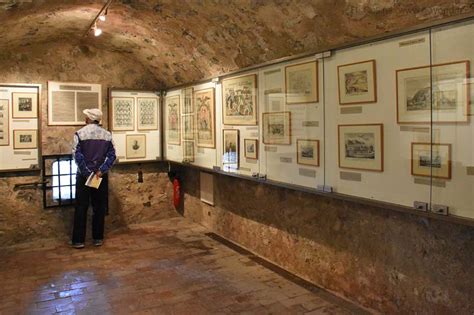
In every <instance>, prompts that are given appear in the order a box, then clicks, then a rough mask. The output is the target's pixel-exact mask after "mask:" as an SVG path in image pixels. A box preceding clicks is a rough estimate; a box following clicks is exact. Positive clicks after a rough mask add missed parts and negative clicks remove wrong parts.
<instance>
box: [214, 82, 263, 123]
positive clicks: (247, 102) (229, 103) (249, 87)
mask: <svg viewBox="0 0 474 315" xmlns="http://www.w3.org/2000/svg"><path fill="white" fill-rule="evenodd" d="M256 91H257V75H255V74H252V75H246V76H241V77H236V78H230V79H225V80H222V104H223V109H222V122H223V124H224V125H256V124H257V96H256V94H257V93H256Z"/></svg>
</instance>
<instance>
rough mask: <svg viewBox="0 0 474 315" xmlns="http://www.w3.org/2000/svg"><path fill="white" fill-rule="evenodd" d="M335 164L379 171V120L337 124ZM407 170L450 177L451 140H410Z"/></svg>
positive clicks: (445, 177) (382, 159)
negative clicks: (411, 141) (377, 121)
mask: <svg viewBox="0 0 474 315" xmlns="http://www.w3.org/2000/svg"><path fill="white" fill-rule="evenodd" d="M338 156H339V167H340V168H347V169H356V170H369V171H380V172H382V171H383V163H384V148H383V124H365V125H339V126H338ZM411 174H412V175H414V176H426V177H433V178H443V179H451V144H445V143H424V142H413V143H411Z"/></svg>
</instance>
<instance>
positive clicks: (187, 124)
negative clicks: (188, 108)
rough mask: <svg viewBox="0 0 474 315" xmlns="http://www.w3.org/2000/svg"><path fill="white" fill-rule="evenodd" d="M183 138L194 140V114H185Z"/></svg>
mask: <svg viewBox="0 0 474 315" xmlns="http://www.w3.org/2000/svg"><path fill="white" fill-rule="evenodd" d="M182 118H183V139H184V140H194V115H193V114H191V115H184V116H183V117H182Z"/></svg>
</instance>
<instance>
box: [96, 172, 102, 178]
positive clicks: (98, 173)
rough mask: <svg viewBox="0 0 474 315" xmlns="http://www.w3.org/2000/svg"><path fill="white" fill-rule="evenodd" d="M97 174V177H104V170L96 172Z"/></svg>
mask: <svg viewBox="0 0 474 315" xmlns="http://www.w3.org/2000/svg"><path fill="white" fill-rule="evenodd" d="M95 176H96V177H97V179H99V178H100V177H102V172H101V171H97V172H95Z"/></svg>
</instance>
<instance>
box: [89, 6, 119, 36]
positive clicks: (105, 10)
mask: <svg viewBox="0 0 474 315" xmlns="http://www.w3.org/2000/svg"><path fill="white" fill-rule="evenodd" d="M112 1H113V0H107V2H106V3H105V4H104V5H103V6H102V8H101V9H100V11H99V13H97V15H96V16H95V17H94V19H93V20H92V22H91V24H90V25H89V28H88V29H87V31H86V32H85V33H84V37H85V36H88V35H89V33H90V32H91V31H92V32H93V33H94V36H96V37H97V36H100V35H101V34H102V29H101V28H99V27H97V21H101V22H105V20H106V16H107V13H108V10H109V6H110V5H111V4H112Z"/></svg>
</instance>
